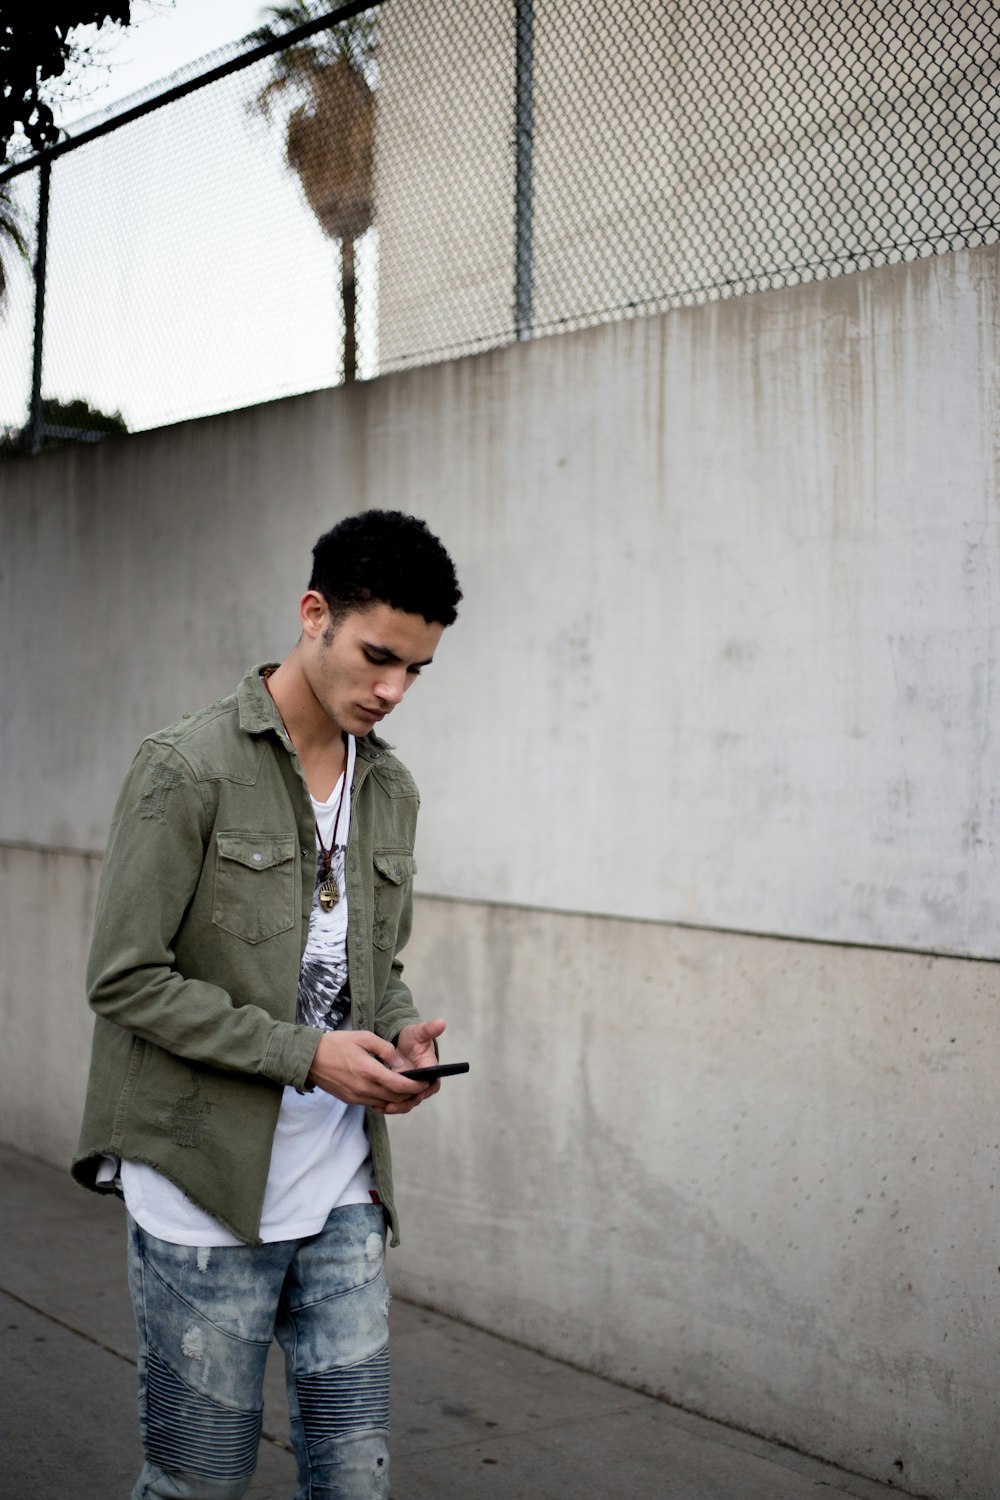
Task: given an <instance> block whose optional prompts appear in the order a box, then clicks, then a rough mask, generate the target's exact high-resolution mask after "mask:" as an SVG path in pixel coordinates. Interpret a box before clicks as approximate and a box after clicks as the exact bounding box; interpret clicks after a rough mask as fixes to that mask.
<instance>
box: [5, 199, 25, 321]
mask: <svg viewBox="0 0 1000 1500" xmlns="http://www.w3.org/2000/svg"><path fill="white" fill-rule="evenodd" d="M8 247H13V249H14V250H15V251H16V253H17V254H18V255H19V256H20V257H21V259H22V260H27V259H28V241H27V237H26V235H25V232H24V221H23V219H22V217H21V210H20V209H19V208H18V206H17V204H16V203H15V201H14V199H13V196H12V195H11V192H10V189H9V188H2V187H0V311H2V309H3V308H4V306H5V305H6V302H7V294H8V292H9V290H10V271H9V265H8V262H7V249H8Z"/></svg>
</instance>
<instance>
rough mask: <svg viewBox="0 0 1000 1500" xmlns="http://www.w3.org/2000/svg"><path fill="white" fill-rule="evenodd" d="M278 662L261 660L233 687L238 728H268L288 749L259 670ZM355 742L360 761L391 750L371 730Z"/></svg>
mask: <svg viewBox="0 0 1000 1500" xmlns="http://www.w3.org/2000/svg"><path fill="white" fill-rule="evenodd" d="M277 665H278V663H277V662H276V661H274V662H271V661H264V662H261V663H260V664H259V665H258V666H256V667H251V668H250V670H249V672H248V673H247V674H246V676H245V677H244V678H243V679H242V681H241V682H240V685H239V687H238V688H237V689H236V705H237V709H238V712H239V722H240V728H241V729H242V730H243V731H244V732H245V733H246V734H267V733H268V732H269V731H270V732H271V733H273V734H276V735H277V736H278V739H279V740H280V741H281V743H282V744H283V745H286V746H287V747H288V749H291V748H292V745H291V741H290V740H289V738H288V736H287V734H286V733H285V726H284V724H283V723H282V722H281V715H280V714H279V712H278V709H277V705H276V704H275V701H274V699H273V698H272V697H271V694H270V693H269V692H268V690H267V688H266V687H265V686H264V679H263V677H262V676H261V673H263V672H265V671H266V670H267V668H268V667H271V668H272V669H273V668H274V667H276V666H277ZM355 745H356V748H357V753H358V755H359V756H360V757H361V758H362V759H363V760H376V761H377V760H384V759H385V756H386V753H387V752H388V751H390V750H391V749H392V746H391V745H390V744H387V742H386V741H385V740H383V739H380V738H379V736H378V735H377V734H376V733H375V731H374V730H369V732H368V733H367V734H366V735H365V736H364V738H363V739H356V740H355Z"/></svg>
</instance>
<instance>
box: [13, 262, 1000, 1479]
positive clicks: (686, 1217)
mask: <svg viewBox="0 0 1000 1500" xmlns="http://www.w3.org/2000/svg"><path fill="white" fill-rule="evenodd" d="M997 264H998V252H996V251H992V250H982V251H973V252H966V253H963V254H959V255H956V256H949V257H942V258H939V259H935V260H930V261H925V262H919V263H916V264H913V265H910V266H905V267H897V268H893V269H891V270H886V271H880V272H875V273H871V274H869V275H867V276H859V277H854V278H849V279H844V280H841V281H838V282H836V283H827V284H826V285H824V286H822V287H815V288H810V289H808V290H799V291H795V292H780V293H774V294H768V295H765V296H761V297H757V298H753V299H748V300H746V301H743V302H730V303H720V304H714V305H713V306H710V307H705V308H693V309H686V310H684V311H682V312H678V313H675V314H672V315H669V316H667V317H664V318H658V319H652V320H649V321H645V322H635V323H632V324H629V325H619V326H612V327H605V328H601V329H597V330H591V331H589V332H586V333H583V334H576V335H572V336H567V337H566V338H565V339H560V340H546V341H543V342H540V343H538V344H534V345H525V346H520V347H517V348H513V349H509V350H506V351H502V352H499V353H497V354H494V355H490V356H484V357H482V358H479V359H475V360H469V361H465V362H462V363H458V364H453V365H442V366H438V367H436V368H433V369H426V370H421V371H416V372H410V373H407V374H405V375H398V376H393V377H390V378H387V379H386V380H384V381H381V382H378V383H376V384H373V385H371V386H359V387H356V388H354V389H353V390H339V391H335V392H330V393H320V394H318V395H314V396H310V397H303V398H298V399H295V400H292V401H289V402H283V403H276V404H274V405H272V406H270V407H262V408H256V409H254V410H250V411H243V412H238V413H234V414H232V415H230V416H225V417H220V418H214V419H210V420H207V421H204V422H199V423H192V424H187V425H185V426H181V427H178V428H175V429H165V430H161V431H158V432H152V433H148V434H143V435H140V436H136V437H132V438H129V439H126V440H122V441H117V442H108V443H105V444H103V445H102V446H101V447H99V448H98V449H97V450H95V451H88V452H83V451H74V452H68V453H63V454H55V455H51V456H49V457H47V458H45V459H43V460H40V461H38V462H35V463H18V464H12V465H5V466H4V467H3V468H2V470H0V516H2V521H3V528H4V529H3V536H4V548H3V553H2V558H0V584H2V587H0V622H2V629H3V639H4V646H5V649H4V653H3V657H2V662H0V681H2V701H3V704H4V713H3V715H2V716H0V776H2V785H3V801H2V807H0V846H2V858H0V902H2V906H0V912H2V921H3V946H2V955H0V1002H2V1009H0V1021H2V1025H3V1035H4V1039H5V1045H4V1047H3V1049H2V1051H0V1069H2V1078H3V1098H4V1112H3V1121H2V1134H3V1139H4V1140H6V1141H9V1142H11V1143H12V1144H15V1145H18V1146H21V1147H23V1148H25V1149H28V1150H33V1151H35V1152H36V1153H37V1154H40V1155H42V1156H44V1157H46V1158H47V1159H50V1160H59V1159H62V1158H64V1157H65V1156H66V1155H67V1154H68V1153H69V1151H70V1149H71V1146H72V1139H73V1134H74V1128H75V1120H76V1117H77V1113H78V1108H79V1099H80V1095H81V1089H82V1081H83V1075H84V1071H85V1065H86V1048H85V1040H84V1038H85V1035H86V1031H87V1025H86V1022H85V1019H84V1013H83V1011H82V1001H81V989H82V965H83V959H84V952H85V945H86V932H87V928H88V924H89V919H90V911H91V909H92V902H93V894H94V884H95V879H96V867H97V864H98V860H97V858H96V857H95V854H96V851H98V850H99V848H100V846H101V844H102V842H103V837H104V831H105V828H106V823H107V817H108V812H109V810H110V806H111V801H112V799H113V796H114V793H115V790H116V787H117V784H118V782H119V780H120V778H121V775H122V773H123V771H124V769H125V766H126V765H127V762H128V760H129V758H130V755H131V753H132V750H133V748H134V745H135V743H136V741H137V740H138V738H139V737H140V735H141V734H142V733H143V732H144V731H145V730H148V729H151V728H153V727H155V726H157V725H159V724H162V723H165V722H167V721H169V720H170V719H171V718H173V717H175V716H176V715H177V714H178V713H180V712H181V711H183V710H184V709H186V708H192V707H195V706H198V705H199V704H200V703H202V702H204V701H207V700H208V699H209V698H211V697H212V696H214V695H216V694H217V693H220V692H223V691H227V690H228V689H229V688H230V687H231V686H232V685H233V684H234V683H235V681H236V680H237V678H238V676H239V675H240V673H241V671H242V670H243V668H244V667H245V665H246V663H247V662H248V661H250V660H253V659H263V658H265V657H267V656H276V655H280V654H281V653H282V652H283V651H284V650H285V649H287V647H288V646H289V645H290V643H291V641H292V640H293V639H294V633H295V620H296V615H295V605H296V599H297V596H298V593H299V591H300V589H301V587H302V586H303V584H304V579H305V574H306V569H307V555H308V548H309V546H310V545H311V543H312V541H313V540H314V539H315V536H316V535H317V534H318V532H319V531H320V530H321V529H322V528H324V527H325V526H327V525H328V524H330V523H331V521H332V520H334V519H336V517H337V516H339V515H341V514H344V513H346V512H347V511H349V510H351V509H354V508H361V507H363V506H366V505H371V504H379V503H381V504H399V505H403V506H405V507H406V508H409V509H412V510H414V511H415V512H417V513H419V514H423V515H426V516H427V518H428V519H429V521H430V522H431V524H432V525H433V526H435V528H436V529H438V530H439V531H440V532H441V534H442V535H443V536H444V537H445V538H446V539H447V541H448V542H449V545H450V546H451V547H452V549H453V552H454V554H455V557H456V560H457V562H458V565H459V569H460V573H461V576H462V581H463V584H464V586H465V588H466V593H467V601H466V604H465V605H464V607H463V611H462V617H461V620H460V623H459V625H458V627H457V628H456V629H455V630H454V631H453V632H450V633H449V635H448V636H447V637H446V639H445V641H444V643H443V645H442V649H441V652H440V654H439V658H438V660H437V661H436V662H435V665H434V668H433V670H432V671H431V672H429V673H427V674H426V677H425V678H423V679H422V680H421V683H420V685H419V687H418V688H417V689H416V690H415V691H414V693H413V695H412V696H411V697H410V698H408V699H407V702H406V704H405V705H404V707H403V708H402V709H401V710H400V714H399V718H398V723H397V722H395V721H394V722H393V725H392V735H391V737H392V738H394V739H395V740H397V742H398V743H399V744H400V748H401V750H402V751H403V753H404V755H405V757H406V759H407V760H408V762H409V763H410V764H411V765H412V766H413V768H414V770H415V772H416V774H417V776H418V779H419V780H420V783H421V786H422V790H423V794H424V817H423V822H422V831H421V840H420V846H419V849H418V862H419V864H420V875H419V877H418V885H419V887H420V890H421V892H422V893H423V894H422V899H421V900H420V902H419V907H420V910H419V914H418V915H419V921H418V924H417V935H416V937H415V939H414V942H413V944H412V947H411V952H410V954H409V956H408V958H409V962H408V972H409V974H410V976H411V978H412V980H413V983H414V987H415V989H416V991H417V992H418V994H419V996H420V998H421V1003H422V1005H423V1007H424V1009H425V1010H426V1011H427V1012H428V1013H443V1014H446V1015H447V1016H448V1017H449V1018H450V1022H451V1032H450V1035H449V1039H448V1051H449V1052H450V1055H452V1056H459V1055H462V1056H468V1057H469V1058H470V1060H471V1061H472V1063H473V1067H474V1073H473V1074H472V1075H471V1076H470V1077H469V1078H468V1079H459V1080H455V1081H453V1082H452V1084H451V1085H450V1086H449V1088H448V1089H447V1091H446V1092H445V1093H444V1094H443V1095H442V1097H441V1098H440V1099H439V1100H437V1101H436V1102H435V1104H434V1106H433V1108H428V1109H426V1110H423V1111H421V1112H420V1114H419V1115H418V1116H417V1117H416V1118H415V1119H414V1120H412V1121H410V1120H408V1121H405V1122H401V1123H400V1124H399V1125H398V1126H397V1127H396V1128H395V1131H394V1135H395V1139H396V1142H397V1151H398V1155H399V1161H400V1177H401V1179H402V1182H403V1203H404V1209H405V1213H406V1220H407V1222H406V1226H405V1228H406V1243H405V1244H404V1247H403V1249H402V1251H401V1252H399V1254H398V1255H397V1256H395V1257H394V1276H395V1280H396V1285H397V1288H398V1289H400V1290H402V1291H405V1292H407V1293H408V1294H409V1295H412V1296H416V1297H418V1298H421V1299H423V1300H426V1301H428V1302H430V1303H432V1304H433V1305H436V1306H440V1307H442V1308H445V1309H447V1310H449V1311H452V1312H457V1313H459V1314H460V1315H462V1316H464V1317H467V1318H469V1319H470V1320H472V1321H474V1322H478V1323H481V1324H483V1325H485V1326H488V1327H493V1328H497V1329H498V1330H500V1331H501V1332H505V1333H510V1334H512V1335H513V1336H515V1337H518V1338H522V1339H524V1340H526V1341H528V1342H531V1343H534V1344H537V1345H538V1346H539V1347H542V1348H545V1349H548V1350H551V1351H554V1352H556V1353H558V1354H560V1355H561V1356H563V1357H565V1358H568V1359H571V1360H573V1361H575V1362H577V1363H580V1364H583V1365H587V1366H589V1367H592V1368H595V1369H599V1370H602V1371H605V1372H607V1373H609V1374H612V1375H614V1376H616V1377H617V1378H620V1379H623V1380H626V1381H630V1382H632V1383H634V1384H636V1385H640V1386H642V1387H644V1388H646V1389H649V1390H653V1391H656V1392H658V1393H660V1394H662V1395H665V1396H667V1397H668V1398H670V1399H673V1400H677V1401H681V1402H683V1403H685V1404H687V1405H689V1406H691V1407H693V1408H695V1409H697V1410H699V1411H705V1412H708V1413H709V1414H712V1415H716V1416H719V1417H722V1418H724V1419H726V1420H729V1421H732V1422H735V1423H738V1424H739V1425H742V1426H745V1427H748V1428H751V1429H753V1430H757V1431H760V1432H762V1433H766V1434H768V1435H773V1436H777V1437H780V1438H782V1439H784V1440H785V1441H788V1442H790V1443H793V1444H795V1445H797V1446H799V1447H802V1448H805V1449H807V1450H808V1451H811V1452H814V1453H818V1454H822V1455H825V1456H828V1457H830V1458H833V1459H835V1460H837V1461H839V1462H841V1463H843V1464H846V1465H847V1466H849V1467H853V1468H856V1469H858V1470H860V1471H863V1472H865V1473H868V1474H872V1475H875V1476H878V1477H881V1478H889V1479H893V1480H894V1481H895V1482H897V1483H899V1484H900V1485H902V1486H903V1487H905V1488H909V1489H910V1490H912V1491H915V1492H917V1493H922V1494H927V1495H934V1496H949V1497H950V1496H956V1497H957V1496H959V1495H961V1496H964V1497H967V1496H979V1497H982V1500H985V1497H987V1496H991V1495H992V1494H993V1493H995V1476H996V1473H997V1471H998V1464H1000V1452H998V1447H997V1437H996V1422H995V1414H994V1406H995V1401H994V1394H993V1389H992V1380H991V1378H990V1376H991V1372H992V1361H993V1358H994V1353H995V1348H996V1335H997V1319H996V1313H995V1300H996V1299H995V1290H994V1279H993V1278H994V1277H996V1275H997V1264H998V1261H1000V1257H998V1256H997V1254H996V1240H997V1227H998V1226H997V1223H996V1220H997V1209H996V1204H995V1199H996V1192H995V1190H994V1187H993V1184H994V1182H995V1171H996V1167H997V1158H998V1152H1000V1135H998V1133H997V1129H996V1111H995V1109H994V1107H993V1089H992V1081H993V1079H994V1077H995V1076H996V1075H997V1072H998V1069H1000V1055H998V1054H1000V1042H998V1040H997V1038H996V1035H995V1028H993V1027H992V1026H991V1023H992V1019H993V1001H992V997H993V993H994V988H995V976H996V970H995V968H994V967H993V965H992V963H990V962H988V961H986V960H990V959H993V958H995V957H996V956H997V954H998V944H1000V919H998V916H997V913H996V909H995V903H994V902H993V900H992V891H993V888H994V886H995V885H996V875H997V868H996V867H997V860H998V851H1000V830H998V827H997V818H998V806H997V802H996V799H995V797H994V795H993V790H992V778H991V775H990V771H991V768H992V765H993V764H994V762H995V758H996V744H995V736H996V730H995V726H994V723H993V719H994V715H993V713H992V676H993V662H994V660H995V656H996V650H995V645H996V643H995V638H994V637H995V630H996V625H995V611H994V608H993V600H994V599H995V598H996V597H997V594H998V589H1000V576H998V567H1000V557H998V552H1000V548H998V536H997V518H996V508H995V498H994V497H995V483H994V468H993V466H994V453H995V449H996V437H997V429H998V424H997V401H996V376H995V371H996V351H995V347H994V340H995V332H994V330H995V329H996V326H997V320H996V307H995V301H996V269H997ZM639 919H643V920H639ZM685 924H686V925H685ZM721 929H728V930H725V931H724V930H721ZM754 934H756V935H754ZM807 939H808V940H809V941H806V940H807ZM858 944H870V945H877V946H871V947H861V946H856V945H858ZM890 949H914V950H924V951H923V952H893V951H889V950H890ZM935 952H936V953H937V954H938V955H943V954H945V953H951V954H953V955H956V956H954V957H944V956H936V957H935V956H932V954H933V953H935ZM976 960H978V961H976Z"/></svg>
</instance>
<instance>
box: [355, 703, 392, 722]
mask: <svg viewBox="0 0 1000 1500" xmlns="http://www.w3.org/2000/svg"><path fill="white" fill-rule="evenodd" d="M358 707H359V708H360V710H361V712H362V713H363V714H365V715H366V716H367V717H368V718H369V719H375V720H376V721H377V720H379V719H384V718H385V716H386V714H387V713H388V712H389V710H388V709H387V708H366V707H365V706H364V704H363V703H359V704H358Z"/></svg>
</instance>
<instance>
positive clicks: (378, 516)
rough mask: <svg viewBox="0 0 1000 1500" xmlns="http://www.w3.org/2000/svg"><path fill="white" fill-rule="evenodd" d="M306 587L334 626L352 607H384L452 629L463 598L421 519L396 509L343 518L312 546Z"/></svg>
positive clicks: (445, 557)
mask: <svg viewBox="0 0 1000 1500" xmlns="http://www.w3.org/2000/svg"><path fill="white" fill-rule="evenodd" d="M309 587H310V588H311V589H316V591H317V592H318V593H320V594H322V595H323V598H324V599H325V600H326V602H327V605H328V606H329V609H330V615H331V619H332V623H333V624H334V625H337V624H339V623H340V621H341V620H342V619H343V618H344V616H345V615H346V614H348V613H350V611H351V610H352V609H365V608H366V607H367V606H368V605H370V604H388V605H389V606H390V607H391V608H392V609H400V610H403V611H404V612H405V613H406V614H410V615H423V617H424V619H425V620H426V621H427V623H428V625H431V624H441V625H451V624H453V622H454V620H455V619H456V617H457V615H458V609H457V605H458V602H459V600H460V599H461V597H462V591H461V589H460V588H459V586H458V579H457V578H456V576H455V568H454V564H453V563H452V560H451V558H450V557H449V556H448V553H447V552H446V551H445V549H444V547H443V546H442V545H441V543H440V542H439V541H438V539H437V537H436V536H435V535H434V533H433V532H432V531H430V530H429V528H428V526H427V523H426V522H425V521H421V520H419V519H418V518H417V517H416V516H407V515H404V514H403V512H402V511H399V510H366V511H362V512H361V514H360V515H357V516H347V517H346V518H345V519H344V520H343V521H339V522H338V523H337V525H336V526H334V527H333V528H332V530H330V531H327V532H325V533H324V534H323V536H321V537H320V539H319V541H318V542H317V543H316V545H315V547H314V548H313V568H312V575H311V576H310V579H309Z"/></svg>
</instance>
